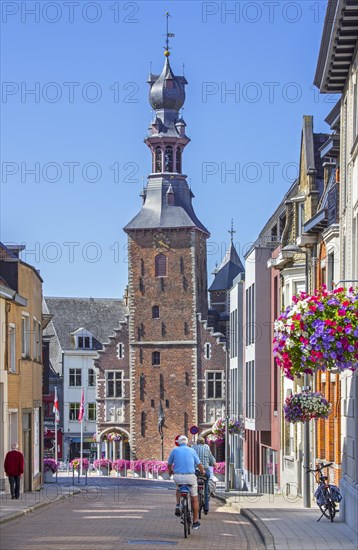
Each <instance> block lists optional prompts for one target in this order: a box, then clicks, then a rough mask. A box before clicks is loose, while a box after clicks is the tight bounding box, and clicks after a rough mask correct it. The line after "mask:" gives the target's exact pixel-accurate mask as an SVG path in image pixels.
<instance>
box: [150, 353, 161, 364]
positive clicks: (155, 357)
mask: <svg viewBox="0 0 358 550" xmlns="http://www.w3.org/2000/svg"><path fill="white" fill-rule="evenodd" d="M152 365H154V366H157V365H160V351H153V353H152Z"/></svg>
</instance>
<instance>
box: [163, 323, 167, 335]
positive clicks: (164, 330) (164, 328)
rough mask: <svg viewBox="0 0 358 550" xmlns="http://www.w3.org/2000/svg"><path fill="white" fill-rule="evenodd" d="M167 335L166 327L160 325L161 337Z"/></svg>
mask: <svg viewBox="0 0 358 550" xmlns="http://www.w3.org/2000/svg"><path fill="white" fill-rule="evenodd" d="M166 334H167V327H166V326H165V323H162V336H166Z"/></svg>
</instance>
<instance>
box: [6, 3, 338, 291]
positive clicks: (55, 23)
mask: <svg viewBox="0 0 358 550" xmlns="http://www.w3.org/2000/svg"><path fill="white" fill-rule="evenodd" d="M1 4H2V5H1V7H2V59H1V62H2V80H3V90H2V91H3V94H2V99H1V110H2V150H1V156H2V180H1V240H2V241H3V242H5V243H10V242H11V243H25V244H26V246H27V252H25V253H24V254H23V259H24V260H25V261H28V262H29V263H32V264H33V265H34V266H35V267H36V268H38V269H40V272H41V275H42V277H43V279H44V293H45V294H46V295H52V296H93V297H120V296H122V294H123V290H124V288H125V285H126V283H127V263H126V235H125V234H124V232H123V231H122V228H123V226H124V225H125V224H126V223H127V222H128V221H129V220H130V219H131V218H132V217H133V216H134V215H135V214H136V213H137V212H138V210H139V209H140V206H141V199H140V197H139V193H140V191H141V187H142V180H143V178H145V177H146V175H147V174H148V172H149V171H150V154H149V150H148V149H147V147H146V146H145V145H144V143H143V138H144V137H145V135H146V133H147V128H148V125H149V123H150V120H151V108H150V105H149V103H148V85H147V83H146V80H147V76H148V73H149V67H150V62H152V69H153V72H158V73H159V72H161V69H162V65H163V62H164V57H163V47H162V46H163V44H164V36H163V34H164V33H165V17H164V12H165V11H166V10H168V9H169V10H170V12H171V14H172V19H171V22H170V26H171V28H170V31H171V32H173V33H175V35H176V36H175V38H174V39H173V40H172V46H173V49H172V55H171V64H172V67H173V69H174V71H175V72H176V73H177V74H182V64H183V63H184V64H185V75H186V78H187V80H188V82H189V86H188V87H187V100H186V103H185V110H184V118H185V120H186V122H187V133H188V135H189V136H190V137H191V139H192V142H191V143H190V144H189V146H188V147H187V149H186V152H185V158H184V171H185V173H186V174H188V177H189V179H190V181H191V185H192V190H193V192H194V194H195V199H194V207H195V210H196V212H197V214H198V216H199V218H200V219H201V221H202V222H203V223H204V224H205V225H206V227H208V228H209V230H210V231H211V238H210V240H209V247H208V266H209V270H210V271H212V269H213V268H214V266H215V262H220V260H221V258H222V255H223V254H224V252H225V247H226V246H227V244H228V240H229V235H228V232H227V231H228V229H229V227H230V221H231V218H234V224H235V228H236V229H237V233H236V235H235V242H236V244H237V248H238V251H239V252H240V254H242V251H244V250H245V248H247V246H248V244H249V243H251V242H252V241H253V240H255V238H256V237H257V234H258V232H259V231H260V229H261V228H262V227H263V225H264V224H265V222H266V220H267V218H268V217H269V216H270V215H271V213H272V212H273V210H274V209H275V207H276V206H277V204H278V203H279V202H280V200H281V198H282V196H283V194H284V193H285V192H286V190H287V189H288V187H289V186H290V182H291V181H292V179H293V178H294V177H295V175H296V173H297V167H298V161H299V147H300V139H301V126H302V116H303V115H313V116H314V122H315V131H323V132H326V131H328V127H327V125H326V124H325V122H324V118H325V117H326V116H327V114H328V113H329V111H330V110H331V109H332V107H333V105H334V103H335V99H336V98H334V97H330V96H321V97H319V95H318V92H317V90H314V88H313V84H312V82H313V77H314V73H315V68H316V63H317V57H318V50H319V45H320V40H321V33H322V27H323V20H324V13H325V6H326V3H325V2H319V1H318V2H315V1H314V0H312V1H300V2H279V3H278V2H257V3H254V2H236V3H235V2H201V1H190V2H189V1H183V0H181V1H169V0H168V1H166V2H164V1H160V2H159V1H158V2H154V1H150V0H149V1H148V0H146V1H139V2H130V1H126V2H116V1H114V0H111V1H108V2H107V1H105V0H101V1H100V2H99V1H98V2H82V1H80V2H70V3H67V5H66V2H2V3H1ZM77 4H79V5H77ZM277 4H279V5H277ZM36 6H37V8H36ZM34 7H35V9H37V12H36V13H35V14H33V13H30V12H29V11H27V10H33V9H34ZM44 7H46V9H44ZM234 9H236V13H235V14H230V13H229V11H230V10H234ZM234 89H235V90H236V95H235V94H230V93H227V92H229V91H230V90H234ZM28 90H36V93H35V94H28V93H26V92H27V91H28ZM95 99H98V100H97V101H95ZM74 163H75V164H74ZM31 169H32V170H34V169H35V172H36V173H35V174H34V173H29V172H26V171H27V170H31ZM225 169H227V170H234V169H236V173H235V174H225ZM36 180H39V181H36ZM95 180H98V181H95ZM66 243H67V244H66ZM93 243H95V244H93ZM209 280H210V281H211V276H210V278H209Z"/></svg>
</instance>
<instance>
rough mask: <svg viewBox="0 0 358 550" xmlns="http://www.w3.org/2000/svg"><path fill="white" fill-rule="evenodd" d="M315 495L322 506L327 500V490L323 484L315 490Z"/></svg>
mask: <svg viewBox="0 0 358 550" xmlns="http://www.w3.org/2000/svg"><path fill="white" fill-rule="evenodd" d="M314 496H315V499H316V501H317V504H318V505H319V506H322V505H323V504H324V503H325V502H326V495H325V491H324V488H323V487H322V486H321V485H319V486H318V487H317V489H316V490H315V493H314Z"/></svg>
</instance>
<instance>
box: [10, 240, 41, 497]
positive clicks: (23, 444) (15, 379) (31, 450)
mask: <svg viewBox="0 0 358 550" xmlns="http://www.w3.org/2000/svg"><path fill="white" fill-rule="evenodd" d="M24 248H25V247H24V246H23V245H21V246H16V245H8V246H5V245H3V244H0V316H1V317H0V320H1V342H2V344H4V345H2V346H1V350H2V351H1V355H0V410H1V413H0V414H1V426H2V429H1V433H0V480H1V490H8V484H5V483H4V482H5V475H4V470H3V463H4V457H5V454H6V452H7V451H8V450H10V448H11V443H14V442H17V443H18V444H19V449H20V450H21V451H22V452H23V454H24V457H25V471H24V476H23V478H22V483H23V488H22V490H23V491H33V490H37V489H39V488H40V487H41V484H42V474H41V473H42V445H41V441H42V368H43V365H42V330H43V328H44V326H45V325H46V322H47V321H46V319H44V318H43V316H42V279H41V277H40V274H39V272H38V271H37V270H36V269H35V268H34V267H33V266H31V265H29V264H28V263H26V262H24V261H22V260H21V259H20V253H21V252H22V251H23V250H24Z"/></svg>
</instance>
